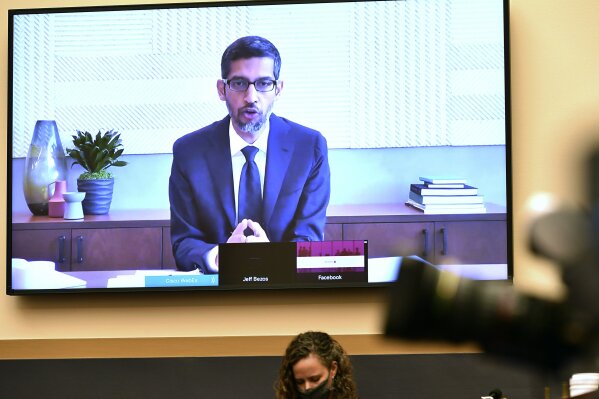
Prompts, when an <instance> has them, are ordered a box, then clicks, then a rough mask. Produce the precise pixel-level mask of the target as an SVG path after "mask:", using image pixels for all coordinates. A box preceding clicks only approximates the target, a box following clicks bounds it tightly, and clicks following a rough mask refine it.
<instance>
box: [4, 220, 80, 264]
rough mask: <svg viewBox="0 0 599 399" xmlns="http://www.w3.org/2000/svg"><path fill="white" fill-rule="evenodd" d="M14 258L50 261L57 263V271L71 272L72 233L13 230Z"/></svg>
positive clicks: (68, 231)
mask: <svg viewBox="0 0 599 399" xmlns="http://www.w3.org/2000/svg"><path fill="white" fill-rule="evenodd" d="M11 249H12V254H11V257H13V258H22V259H26V260H29V261H32V260H49V261H52V262H54V263H56V270H59V271H69V270H70V262H71V232H70V230H69V229H56V230H13V232H12V247H11Z"/></svg>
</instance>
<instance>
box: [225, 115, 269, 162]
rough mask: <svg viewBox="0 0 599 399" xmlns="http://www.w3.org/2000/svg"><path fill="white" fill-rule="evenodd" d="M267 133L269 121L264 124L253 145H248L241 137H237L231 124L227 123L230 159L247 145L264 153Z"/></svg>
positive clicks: (266, 146)
mask: <svg viewBox="0 0 599 399" xmlns="http://www.w3.org/2000/svg"><path fill="white" fill-rule="evenodd" d="M269 133H270V120H268V119H267V120H266V123H265V124H264V127H263V130H262V133H261V134H260V137H258V140H256V141H255V142H254V144H248V143H247V142H245V141H244V140H243V139H242V138H241V137H239V135H238V134H237V132H236V131H235V129H234V128H233V122H232V121H229V143H230V145H231V157H233V156H234V155H235V154H237V153H238V152H240V151H241V150H242V149H243V148H244V147H246V146H248V145H253V146H255V147H257V148H258V150H260V151H262V152H264V153H266V149H267V148H268V134H269Z"/></svg>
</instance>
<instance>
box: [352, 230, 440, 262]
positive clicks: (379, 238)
mask: <svg viewBox="0 0 599 399" xmlns="http://www.w3.org/2000/svg"><path fill="white" fill-rule="evenodd" d="M433 228H434V224H433V223H348V224H345V225H343V239H344V240H368V257H369V258H383V257H388V256H408V255H417V256H421V257H423V258H430V257H431V256H432V255H433Z"/></svg>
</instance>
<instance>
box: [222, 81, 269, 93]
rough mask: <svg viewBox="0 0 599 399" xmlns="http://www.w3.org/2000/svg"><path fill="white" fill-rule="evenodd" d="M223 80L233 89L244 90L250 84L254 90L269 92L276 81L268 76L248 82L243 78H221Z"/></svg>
mask: <svg viewBox="0 0 599 399" xmlns="http://www.w3.org/2000/svg"><path fill="white" fill-rule="evenodd" d="M223 82H224V83H225V84H226V85H227V86H229V89H231V90H233V91H246V90H247V89H248V87H250V85H254V87H255V88H256V91H260V92H269V91H273V89H274V88H275V86H276V85H277V81H276V80H274V79H269V78H262V79H258V80H255V81H253V82H250V81H249V80H247V79H244V78H233V79H223Z"/></svg>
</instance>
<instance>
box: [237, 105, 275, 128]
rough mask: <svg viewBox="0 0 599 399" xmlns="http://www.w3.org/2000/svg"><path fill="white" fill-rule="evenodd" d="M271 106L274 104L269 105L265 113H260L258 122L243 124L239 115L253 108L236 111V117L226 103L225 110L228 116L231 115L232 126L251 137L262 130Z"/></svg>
mask: <svg viewBox="0 0 599 399" xmlns="http://www.w3.org/2000/svg"><path fill="white" fill-rule="evenodd" d="M273 105H274V103H271V104H270V105H269V106H268V109H267V110H266V112H260V118H258V120H256V121H251V122H246V123H243V122H241V117H240V115H239V114H241V113H243V110H244V109H248V108H253V107H244V108H240V109H239V110H238V111H237V115H234V114H233V112H231V106H230V105H229V102H228V101H227V109H228V110H229V115H231V119H233V125H235V126H237V127H238V128H239V129H240V130H241V131H242V132H244V133H248V134H252V135H254V134H256V133H258V132H260V130H262V128H263V127H264V125H265V124H266V122H267V121H268V118H269V117H270V114H271V111H272V107H273ZM253 109H255V108H253Z"/></svg>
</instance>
